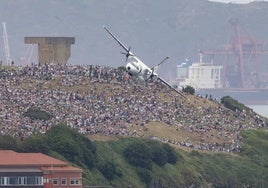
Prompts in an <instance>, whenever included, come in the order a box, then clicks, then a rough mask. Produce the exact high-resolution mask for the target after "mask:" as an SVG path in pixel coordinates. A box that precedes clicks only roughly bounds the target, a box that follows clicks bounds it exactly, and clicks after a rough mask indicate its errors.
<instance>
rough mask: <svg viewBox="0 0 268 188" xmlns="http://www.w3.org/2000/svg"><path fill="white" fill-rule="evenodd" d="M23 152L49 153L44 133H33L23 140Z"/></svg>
mask: <svg viewBox="0 0 268 188" xmlns="http://www.w3.org/2000/svg"><path fill="white" fill-rule="evenodd" d="M21 150H22V151H23V152H41V153H48V151H49V146H48V144H47V142H46V140H45V138H44V136H43V135H32V136H30V137H28V138H26V139H25V140H23V141H22V142H21Z"/></svg>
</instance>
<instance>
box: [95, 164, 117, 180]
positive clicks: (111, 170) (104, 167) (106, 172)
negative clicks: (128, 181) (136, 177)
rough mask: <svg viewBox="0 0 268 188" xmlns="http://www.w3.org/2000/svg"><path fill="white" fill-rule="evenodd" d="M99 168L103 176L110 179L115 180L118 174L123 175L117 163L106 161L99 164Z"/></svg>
mask: <svg viewBox="0 0 268 188" xmlns="http://www.w3.org/2000/svg"><path fill="white" fill-rule="evenodd" d="M98 169H99V170H100V171H101V173H102V174H103V176H104V177H105V178H106V179H108V180H109V181H111V180H113V179H114V178H115V177H116V176H118V177H121V176H122V172H121V170H119V169H118V168H117V167H116V165H115V164H114V163H112V162H110V161H106V162H104V163H102V164H99V165H98Z"/></svg>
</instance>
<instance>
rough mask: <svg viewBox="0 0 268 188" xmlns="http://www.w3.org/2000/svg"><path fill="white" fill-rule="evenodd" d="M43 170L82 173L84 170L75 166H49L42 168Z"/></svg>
mask: <svg viewBox="0 0 268 188" xmlns="http://www.w3.org/2000/svg"><path fill="white" fill-rule="evenodd" d="M41 170H42V171H54V172H82V169H80V168H76V167H73V166H62V167H58V166H56V167H54V166H49V167H41Z"/></svg>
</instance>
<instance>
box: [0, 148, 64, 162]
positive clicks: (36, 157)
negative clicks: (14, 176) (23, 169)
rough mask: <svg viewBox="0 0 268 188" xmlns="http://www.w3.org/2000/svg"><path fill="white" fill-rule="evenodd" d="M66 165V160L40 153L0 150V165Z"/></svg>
mask: <svg viewBox="0 0 268 188" xmlns="http://www.w3.org/2000/svg"><path fill="white" fill-rule="evenodd" d="M51 165H54V166H66V165H68V164H67V163H66V162H63V161H60V160H58V159H55V158H53V157H49V156H47V155H44V154H42V153H17V152H15V151H11V150H0V166H51Z"/></svg>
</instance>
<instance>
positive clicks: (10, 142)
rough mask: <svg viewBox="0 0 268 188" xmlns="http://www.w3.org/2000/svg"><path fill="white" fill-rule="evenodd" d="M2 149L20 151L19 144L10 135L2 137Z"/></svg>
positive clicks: (0, 146) (0, 147)
mask: <svg viewBox="0 0 268 188" xmlns="http://www.w3.org/2000/svg"><path fill="white" fill-rule="evenodd" d="M0 149H7V150H15V151H16V150H18V142H17V140H16V139H15V138H13V137H12V136H10V135H3V136H0Z"/></svg>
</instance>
